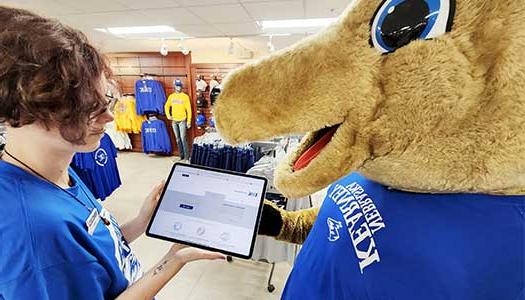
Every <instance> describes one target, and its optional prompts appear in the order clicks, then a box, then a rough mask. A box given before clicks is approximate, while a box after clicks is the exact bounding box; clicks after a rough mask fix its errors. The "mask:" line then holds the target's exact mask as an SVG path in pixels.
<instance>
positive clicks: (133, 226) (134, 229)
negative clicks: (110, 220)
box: [120, 217, 148, 243]
mask: <svg viewBox="0 0 525 300" xmlns="http://www.w3.org/2000/svg"><path fill="white" fill-rule="evenodd" d="M147 226H148V223H147V220H142V219H141V218H139V217H136V218H134V219H133V220H131V221H129V222H127V223H126V224H124V225H123V226H122V227H121V228H120V229H121V230H122V235H124V238H125V239H126V241H128V243H131V242H133V241H134V240H136V239H137V238H138V237H140V236H141V235H142V234H144V232H145V231H146V227H147Z"/></svg>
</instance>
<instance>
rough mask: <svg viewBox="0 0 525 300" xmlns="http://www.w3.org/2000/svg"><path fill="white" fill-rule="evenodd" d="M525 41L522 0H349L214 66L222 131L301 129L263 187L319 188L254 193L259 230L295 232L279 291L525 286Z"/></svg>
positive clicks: (327, 295)
mask: <svg viewBox="0 0 525 300" xmlns="http://www.w3.org/2000/svg"><path fill="white" fill-rule="evenodd" d="M370 20H372V22H371V21H370ZM452 25H453V26H452ZM341 41H345V42H344V43H342V42H341ZM369 42H371V43H372V45H373V47H370V44H369ZM524 48H525V1H515V0H497V1H486V0H354V1H353V4H352V6H351V7H349V8H348V9H347V10H346V11H345V12H344V13H343V15H342V16H341V18H340V20H339V22H337V23H335V24H334V25H333V26H331V27H330V28H328V29H326V30H325V31H324V32H321V33H319V34H318V35H316V36H314V37H311V38H308V39H306V40H304V41H301V42H299V43H298V44H297V45H294V46H292V47H291V48H289V49H285V50H282V51H278V52H275V53H274V54H272V55H270V56H269V57H267V58H265V59H263V60H261V61H259V62H256V63H253V64H250V65H247V66H245V67H243V68H241V69H239V70H237V71H235V72H234V73H233V74H231V75H230V76H229V77H228V78H227V79H226V82H225V86H224V91H223V94H222V95H221V97H220V98H219V100H218V101H217V103H216V105H215V108H214V109H215V116H216V118H217V124H218V129H219V130H220V132H221V134H222V135H223V136H224V137H225V138H226V139H230V140H234V141H238V142H245V141H250V140H259V139H264V138H271V137H274V136H280V135H283V134H297V133H303V134H305V138H304V139H303V141H302V142H301V144H300V145H299V147H298V148H297V150H296V151H295V152H294V153H292V154H291V155H289V156H288V157H287V158H286V159H285V160H284V161H283V162H281V163H280V165H279V166H278V167H277V170H276V174H275V185H276V186H277V187H278V189H279V190H280V191H281V192H282V193H283V194H284V195H286V196H287V197H289V198H292V199H293V198H300V197H303V196H305V195H309V194H312V193H314V192H317V191H319V190H322V189H323V188H325V187H328V189H327V193H326V196H325V199H324V201H323V203H322V205H321V207H320V208H313V209H309V210H303V211H297V212H289V211H285V210H282V209H279V208H277V207H275V206H272V205H271V204H270V203H267V204H265V205H266V206H265V209H264V212H263V215H262V221H261V225H260V232H261V234H265V235H269V236H274V237H275V238H276V239H278V240H283V241H287V242H291V243H299V244H303V247H302V250H301V252H300V253H299V256H298V257H297V259H296V262H295V264H294V267H293V270H292V272H291V274H290V276H289V278H288V281H287V284H286V288H285V289H284V292H283V295H282V298H283V299H329V300H336V299H337V300H339V299H360V300H361V299H373V300H376V299H403V300H407V299H408V300H410V299H418V300H419V299H461V300H492V299H498V300H499V299H502V300H506V299H509V300H515V299H524V298H523V297H524V295H525V294H524V291H525V249H524V237H525V215H524V211H525V176H524V175H523V174H525V84H524V83H525V56H524V55H523V49H524ZM334 62H337V63H334ZM301 78H303V80H301ZM298 84H301V89H297V86H298ZM267 87H279V88H273V89H267ZM292 90H293V91H294V93H290V91H292ZM261 91H264V93H263V92H261ZM253 120H257V122H253ZM502 249H504V253H503V255H502Z"/></svg>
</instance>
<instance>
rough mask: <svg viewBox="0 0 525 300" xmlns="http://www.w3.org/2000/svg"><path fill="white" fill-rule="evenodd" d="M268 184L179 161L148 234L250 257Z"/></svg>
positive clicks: (167, 183)
mask: <svg viewBox="0 0 525 300" xmlns="http://www.w3.org/2000/svg"><path fill="white" fill-rule="evenodd" d="M266 184H267V180H266V178H263V177H257V176H251V175H246V174H242V173H235V172H230V171H224V170H219V169H212V168H207V167H201V166H193V165H186V164H180V163H176V164H175V165H174V166H173V168H172V170H171V173H170V176H169V177H168V180H167V182H166V186H165V187H164V191H163V192H162V195H161V198H160V200H159V203H158V205H157V207H156V209H155V212H154V214H153V217H152V219H151V221H150V223H149V225H148V228H147V230H146V235H147V236H150V237H154V238H159V239H162V240H167V241H172V242H176V243H181V244H186V245H190V246H194V247H198V248H202V249H206V250H212V251H218V252H222V253H224V254H227V255H231V256H236V257H240V258H245V259H248V258H250V257H251V256H252V252H253V247H254V244H255V238H256V237H257V230H258V227H259V219H260V216H261V211H262V206H263V199H264V195H265V192H266Z"/></svg>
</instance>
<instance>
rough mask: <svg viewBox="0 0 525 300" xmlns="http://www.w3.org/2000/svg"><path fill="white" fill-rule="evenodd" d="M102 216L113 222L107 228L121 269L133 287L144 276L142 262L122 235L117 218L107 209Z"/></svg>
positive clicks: (102, 212) (103, 210)
mask: <svg viewBox="0 0 525 300" xmlns="http://www.w3.org/2000/svg"><path fill="white" fill-rule="evenodd" d="M100 215H101V216H102V217H104V218H106V219H107V220H110V222H111V224H110V226H105V227H106V228H107V229H108V231H109V233H110V235H111V237H112V239H113V245H114V247H115V258H116V259H117V262H118V265H119V268H120V270H122V274H124V277H126V279H127V280H128V283H129V285H131V284H132V283H134V282H136V281H137V280H139V279H140V278H141V277H142V275H143V272H142V268H141V266H140V262H139V260H138V259H137V257H136V256H135V254H134V253H133V251H132V250H131V248H130V247H129V245H128V242H127V241H126V239H124V235H123V234H122V231H121V230H120V226H119V225H118V223H117V221H116V220H115V218H113V216H112V215H111V214H110V213H109V212H108V211H107V210H105V209H102V211H101V213H100Z"/></svg>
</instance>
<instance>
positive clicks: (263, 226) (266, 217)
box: [259, 201, 283, 236]
mask: <svg viewBox="0 0 525 300" xmlns="http://www.w3.org/2000/svg"><path fill="white" fill-rule="evenodd" d="M282 227H283V218H282V216H281V212H280V211H279V208H277V207H276V206H274V205H273V204H270V203H269V202H268V201H265V202H264V207H263V211H262V216H261V223H260V224H259V234H260V235H268V236H277V235H279V233H280V232H281V228H282Z"/></svg>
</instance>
